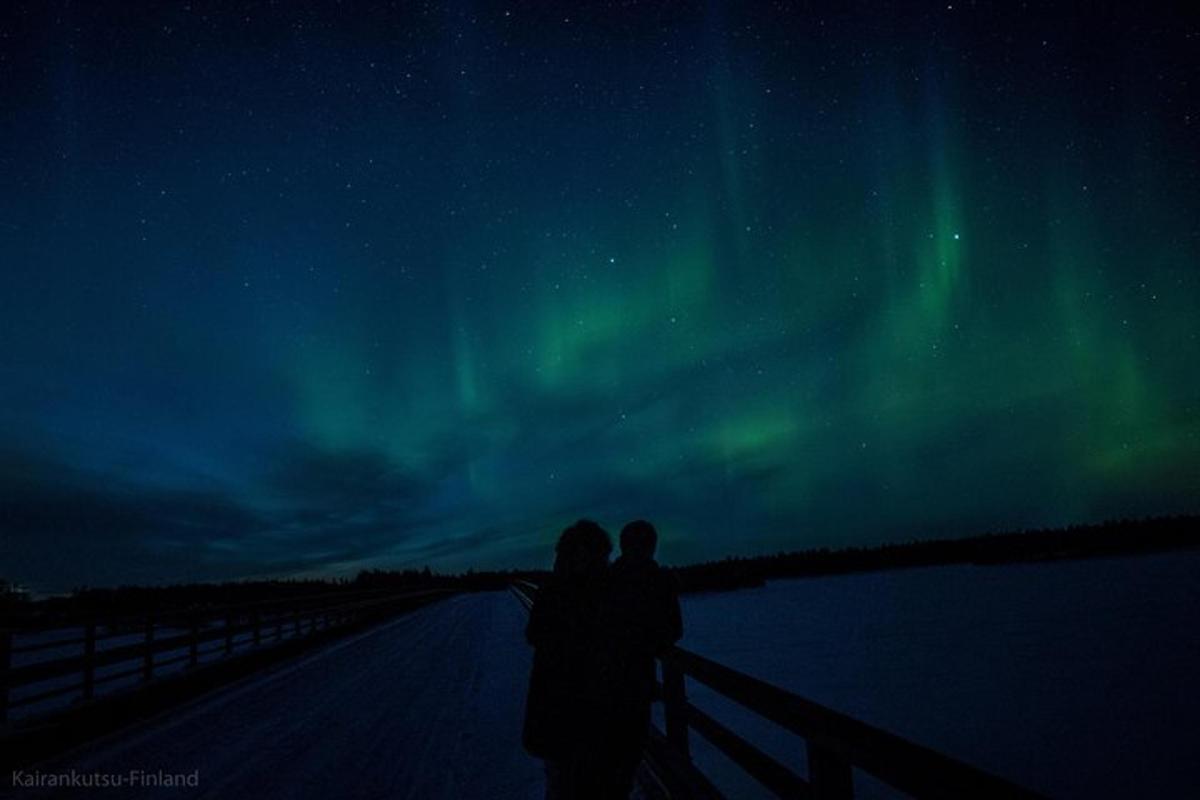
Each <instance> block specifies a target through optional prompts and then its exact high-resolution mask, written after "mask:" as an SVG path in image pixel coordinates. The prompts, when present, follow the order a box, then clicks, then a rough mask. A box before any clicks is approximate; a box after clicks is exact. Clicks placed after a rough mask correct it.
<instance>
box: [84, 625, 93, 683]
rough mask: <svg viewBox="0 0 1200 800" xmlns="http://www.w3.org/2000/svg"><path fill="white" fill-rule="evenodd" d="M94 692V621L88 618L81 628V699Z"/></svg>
mask: <svg viewBox="0 0 1200 800" xmlns="http://www.w3.org/2000/svg"><path fill="white" fill-rule="evenodd" d="M95 693H96V623H95V622H94V621H91V620H89V621H88V623H87V625H85V626H84V629H83V699H84V700H91V699H92V696H93V695H94V694H95Z"/></svg>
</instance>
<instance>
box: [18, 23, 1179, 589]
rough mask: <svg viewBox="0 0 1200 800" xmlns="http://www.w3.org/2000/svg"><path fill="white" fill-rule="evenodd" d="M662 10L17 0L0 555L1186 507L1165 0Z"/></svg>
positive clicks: (376, 547)
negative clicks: (640, 523)
mask: <svg viewBox="0 0 1200 800" xmlns="http://www.w3.org/2000/svg"><path fill="white" fill-rule="evenodd" d="M570 5H571V6H573V5H574V4H570ZM663 5H664V4H658V3H644V4H643V3H632V2H629V3H609V4H586V5H585V6H580V7H571V8H569V10H564V9H567V8H568V6H567V5H564V4H539V5H538V7H531V6H527V5H522V4H503V3H456V4H432V3H431V4H407V3H396V4H368V3H355V4H334V3H312V4H309V3H244V2H239V3H215V4H212V3H199V2H197V3H194V4H187V3H177V2H167V3H159V4H154V5H153V7H150V8H135V7H134V6H132V5H129V4H124V3H122V4H115V3H66V2H57V3H20V2H17V3H7V4H5V7H4V9H3V10H0V143H2V147H0V175H2V176H3V181H2V182H0V530H2V534H3V539H2V541H0V577H6V578H9V579H12V580H17V581H20V582H23V583H25V584H28V585H30V586H32V587H34V588H37V589H40V590H45V591H51V590H59V589H64V588H69V587H71V586H75V585H80V584H90V585H105V584H111V583H116V582H151V581H153V582H158V581H172V580H184V579H212V578H224V577H240V576H251V575H285V574H286V575H290V574H347V573H353V572H354V571H356V570H357V569H360V568H362V567H367V566H372V567H374V566H379V567H408V566H423V565H425V564H429V565H432V566H434V567H435V568H442V569H463V568H466V567H468V566H477V567H494V566H536V565H544V564H546V563H547V562H548V560H549V554H550V549H551V546H552V542H553V539H554V536H555V534H556V532H557V530H558V529H560V528H561V526H562V525H563V524H565V523H566V522H569V521H570V520H572V519H574V518H576V517H579V516H592V517H595V518H597V519H599V520H600V521H601V522H602V523H604V524H606V525H609V526H610V527H612V528H616V527H619V525H620V524H621V523H622V522H623V521H624V520H626V519H628V518H630V517H634V516H645V517H648V518H651V519H653V520H655V521H656V522H658V523H659V526H660V528H661V530H662V534H663V556H664V559H665V560H667V561H670V562H675V563H679V562H683V561H690V560H696V559H702V558H710V557H718V556H722V555H725V554H731V553H746V554H748V553H755V552H764V551H774V550H778V549H797V548H804V547H809V546H825V545H830V546H840V545H849V544H869V543H876V542H880V541H888V540H895V539H903V538H909V537H912V536H942V535H956V534H967V533H973V532H978V531H979V530H988V529H997V528H1006V527H1011V526H1022V525H1035V524H1036V525H1041V524H1061V523H1067V522H1074V521H1090V520H1098V519H1102V518H1106V517H1111V516H1116V515H1125V514H1137V515H1141V514H1152V513H1166V512H1175V511H1184V510H1197V509H1198V508H1200V503H1198V502H1197V500H1198V498H1200V417H1198V411H1200V376H1198V375H1197V371H1196V364H1197V363H1200V342H1198V341H1197V332H1196V327H1197V326H1196V319H1197V317H1198V313H1200V271H1198V270H1197V255H1198V253H1200V222H1198V220H1200V190H1198V188H1197V187H1198V186H1200V163H1198V154H1200V147H1198V146H1197V145H1198V142H1197V135H1196V130H1197V124H1198V116H1200V106H1198V104H1197V87H1196V75H1197V58H1196V51H1197V46H1198V45H1200V31H1198V29H1197V28H1196V25H1195V20H1194V19H1191V18H1185V17H1184V16H1183V15H1182V12H1180V14H1179V15H1178V16H1172V15H1171V14H1170V13H1167V12H1155V11H1152V10H1148V9H1145V8H1141V7H1137V8H1134V7H1128V8H1126V7H1124V6H1123V5H1120V4H1113V5H1114V6H1115V7H1114V8H1106V9H1096V8H1092V7H1090V6H1089V7H1088V8H1087V9H1086V10H1085V11H1079V10H1076V9H1075V8H1073V7H1072V6H1071V5H1070V4H1061V3H1036V4H1033V3H1031V4H1028V5H1023V4H1017V3H997V4H985V3H958V2H956V3H952V4H951V3H945V2H942V3H926V4H922V3H903V4H891V3H878V2H872V3H862V4H854V3H850V4H846V3H831V4H791V3H771V4H767V3H761V4H744V3H720V2H712V3H706V4H687V3H680V4H670V10H665V9H664V8H663V7H662V6H663Z"/></svg>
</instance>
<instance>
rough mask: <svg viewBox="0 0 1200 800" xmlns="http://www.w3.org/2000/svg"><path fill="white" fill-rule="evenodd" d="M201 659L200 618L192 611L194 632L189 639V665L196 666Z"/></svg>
mask: <svg viewBox="0 0 1200 800" xmlns="http://www.w3.org/2000/svg"><path fill="white" fill-rule="evenodd" d="M199 661H200V618H199V617H198V616H197V615H196V613H195V612H192V632H191V638H190V639H189V640H188V666H189V667H194V666H196V664H197V663H199Z"/></svg>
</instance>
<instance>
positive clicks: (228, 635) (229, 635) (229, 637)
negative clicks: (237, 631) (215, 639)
mask: <svg viewBox="0 0 1200 800" xmlns="http://www.w3.org/2000/svg"><path fill="white" fill-rule="evenodd" d="M232 652H233V614H226V615H225V655H229V654H230V653H232Z"/></svg>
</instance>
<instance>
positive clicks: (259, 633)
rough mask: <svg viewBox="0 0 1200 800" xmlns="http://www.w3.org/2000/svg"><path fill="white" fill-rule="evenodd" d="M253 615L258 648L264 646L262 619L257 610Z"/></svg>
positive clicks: (255, 643)
mask: <svg viewBox="0 0 1200 800" xmlns="http://www.w3.org/2000/svg"><path fill="white" fill-rule="evenodd" d="M251 613H252V614H253V615H254V646H255V647H258V646H259V645H260V644H262V618H261V616H260V615H259V613H258V609H257V608H256V609H254V611H253V612H251Z"/></svg>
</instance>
